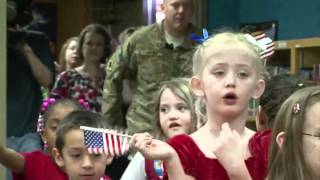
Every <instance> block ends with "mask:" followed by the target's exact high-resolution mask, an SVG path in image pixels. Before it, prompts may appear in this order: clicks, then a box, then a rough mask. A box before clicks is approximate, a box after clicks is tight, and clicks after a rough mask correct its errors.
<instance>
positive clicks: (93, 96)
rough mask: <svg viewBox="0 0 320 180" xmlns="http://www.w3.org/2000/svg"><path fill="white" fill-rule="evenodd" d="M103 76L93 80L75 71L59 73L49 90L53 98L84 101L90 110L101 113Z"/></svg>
mask: <svg viewBox="0 0 320 180" xmlns="http://www.w3.org/2000/svg"><path fill="white" fill-rule="evenodd" d="M104 78H105V76H103V78H100V79H98V78H97V79H96V80H93V79H91V78H90V77H89V76H85V75H82V74H80V73H79V72H78V71H76V70H75V69H71V70H67V71H64V72H62V73H60V74H59V75H58V77H57V79H56V81H55V84H54V86H53V88H52V90H51V93H50V96H51V97H54V98H63V97H69V98H74V99H77V100H80V99H84V100H86V101H87V102H88V103H89V106H90V110H91V111H93V112H101V99H102V91H103V82H104Z"/></svg>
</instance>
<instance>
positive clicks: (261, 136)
mask: <svg viewBox="0 0 320 180" xmlns="http://www.w3.org/2000/svg"><path fill="white" fill-rule="evenodd" d="M270 142H271V130H265V131H262V132H257V133H255V134H254V136H253V137H252V138H251V139H250V141H249V150H250V152H251V155H252V157H250V158H249V159H247V160H245V164H246V166H247V168H248V170H249V173H250V175H251V177H252V179H253V180H265V178H266V176H267V168H268V149H269V144H270ZM168 143H169V144H170V145H171V146H172V147H173V148H174V149H175V150H176V152H177V153H178V155H179V158H180V162H181V164H182V166H183V169H184V171H185V173H186V174H187V175H190V176H193V177H194V178H195V179H197V180H228V179H229V177H228V175H227V172H226V171H225V169H224V168H223V166H222V165H221V164H220V163H219V161H218V160H217V159H212V158H207V157H206V156H205V155H204V154H203V152H202V151H201V150H200V149H199V147H198V146H197V145H196V143H195V142H194V141H193V139H192V138H191V137H190V136H188V135H185V134H183V135H178V136H175V137H173V138H171V139H170V140H169V141H168ZM230 163H232V162H230ZM163 179H168V176H167V174H166V172H165V175H164V178H163Z"/></svg>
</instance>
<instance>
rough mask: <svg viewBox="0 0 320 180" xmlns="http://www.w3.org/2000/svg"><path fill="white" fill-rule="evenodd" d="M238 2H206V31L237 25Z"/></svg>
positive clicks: (235, 26)
mask: <svg viewBox="0 0 320 180" xmlns="http://www.w3.org/2000/svg"><path fill="white" fill-rule="evenodd" d="M239 5H240V3H239V0H208V29H210V30H212V29H220V28H224V27H231V28H237V27H238V25H239V20H240V19H239V18H240V15H239Z"/></svg>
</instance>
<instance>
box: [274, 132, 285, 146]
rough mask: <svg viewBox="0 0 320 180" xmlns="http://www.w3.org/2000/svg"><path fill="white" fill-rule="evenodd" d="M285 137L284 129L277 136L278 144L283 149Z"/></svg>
mask: <svg viewBox="0 0 320 180" xmlns="http://www.w3.org/2000/svg"><path fill="white" fill-rule="evenodd" d="M285 137H286V133H285V132H283V131H281V132H279V133H278V135H277V137H276V142H277V144H278V146H279V148H280V149H281V148H282V146H283V143H284V141H285Z"/></svg>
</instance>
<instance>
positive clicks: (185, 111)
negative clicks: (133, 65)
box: [159, 88, 192, 138]
mask: <svg viewBox="0 0 320 180" xmlns="http://www.w3.org/2000/svg"><path fill="white" fill-rule="evenodd" d="M159 119H160V125H161V129H162V130H163V132H164V134H165V135H166V136H167V137H168V138H170V137H173V136H175V135H178V134H184V133H190V129H191V126H192V125H191V112H190V109H189V108H188V106H187V104H186V103H185V102H184V101H183V100H182V99H180V98H179V97H178V96H176V95H175V94H174V93H173V92H172V91H171V90H170V89H169V88H167V89H165V90H164V91H163V92H162V95H161V98H160V109H159Z"/></svg>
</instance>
